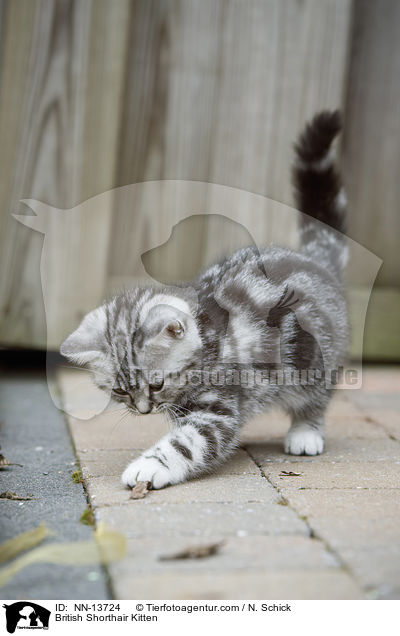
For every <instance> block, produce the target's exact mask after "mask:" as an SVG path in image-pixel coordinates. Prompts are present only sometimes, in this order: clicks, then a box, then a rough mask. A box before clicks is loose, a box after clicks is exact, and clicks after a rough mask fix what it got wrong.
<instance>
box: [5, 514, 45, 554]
mask: <svg viewBox="0 0 400 636" xmlns="http://www.w3.org/2000/svg"><path fill="white" fill-rule="evenodd" d="M52 534H53V532H51V531H50V530H49V529H48V528H47V527H46V525H45V524H44V523H41V524H40V526H37V527H36V528H32V530H28V531H27V532H22V533H21V534H18V535H17V536H16V537H13V538H12V539H9V540H8V541H5V542H4V543H2V544H1V545H0V563H4V562H5V561H9V560H10V559H13V558H14V557H16V556H17V555H18V554H19V553H20V552H24V550H31V549H32V548H34V547H35V546H37V545H38V544H39V543H41V542H42V541H43V539H45V538H46V537H50V536H51V535H52Z"/></svg>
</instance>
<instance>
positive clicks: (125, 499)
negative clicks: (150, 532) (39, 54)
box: [87, 474, 279, 507]
mask: <svg viewBox="0 0 400 636" xmlns="http://www.w3.org/2000/svg"><path fill="white" fill-rule="evenodd" d="M87 488H88V491H89V495H90V499H91V501H92V502H93V505H95V506H105V505H110V504H111V505H115V504H116V503H120V504H126V505H130V506H136V507H137V506H140V505H144V504H145V502H146V504H147V503H151V504H153V503H154V504H156V505H159V504H164V503H192V502H221V503H229V502H254V501H258V502H273V501H276V500H277V499H278V498H279V496H278V494H277V492H276V490H275V489H274V488H273V487H272V486H271V484H269V483H268V481H267V480H266V479H265V478H264V477H261V476H259V475H250V474H248V475H245V476H242V475H229V474H227V475H223V476H218V475H208V476H205V477H203V478H202V479H196V480H193V481H189V482H185V483H183V484H177V485H175V486H169V487H168V488H163V489H162V490H154V491H151V492H150V493H149V494H148V495H147V497H146V498H145V499H141V500H135V501H133V500H130V499H129V489H127V488H125V487H124V486H123V485H122V484H121V480H120V475H118V476H112V475H111V476H102V477H95V478H92V479H88V481H87Z"/></svg>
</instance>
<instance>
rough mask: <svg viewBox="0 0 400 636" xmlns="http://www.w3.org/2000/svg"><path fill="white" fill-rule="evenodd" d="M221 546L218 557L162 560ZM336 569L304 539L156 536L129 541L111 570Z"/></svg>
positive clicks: (325, 554)
mask: <svg viewBox="0 0 400 636" xmlns="http://www.w3.org/2000/svg"><path fill="white" fill-rule="evenodd" d="M219 542H221V543H222V546H221V547H220V549H219V551H218V552H217V554H214V555H212V556H210V557H206V558H202V559H178V560H177V559H175V560H162V559H160V557H162V556H164V557H165V556H171V555H174V554H176V553H179V552H180V551H182V550H185V549H187V548H188V547H194V546H206V545H209V544H211V543H219ZM337 567H339V564H338V561H337V559H336V558H335V557H334V555H333V554H332V553H331V552H328V551H327V549H326V548H325V546H324V544H323V543H322V541H319V540H318V539H311V538H309V537H304V536H251V537H249V536H247V537H223V535H215V536H212V537H209V538H208V539H207V540H206V541H205V540H204V539H197V540H196V538H189V537H179V536H176V537H159V538H158V537H157V538H154V537H153V538H151V539H149V538H147V539H130V540H129V541H128V556H127V558H126V559H124V560H123V561H122V562H120V563H119V564H118V565H116V567H115V568H114V571H115V572H117V571H118V576H133V575H136V574H137V575H139V574H150V573H154V572H160V573H165V572H170V571H171V570H173V571H176V572H193V573H195V572H209V571H216V572H224V571H226V570H247V571H249V570H251V571H256V570H258V571H260V570H262V571H264V570H265V571H283V570H299V569H300V568H301V569H304V570H315V569H318V570H321V569H322V570H326V569H327V568H337Z"/></svg>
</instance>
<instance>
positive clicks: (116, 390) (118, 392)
mask: <svg viewBox="0 0 400 636" xmlns="http://www.w3.org/2000/svg"><path fill="white" fill-rule="evenodd" d="M113 393H115V394H116V395H128V394H127V392H126V391H124V389H119V388H116V389H113Z"/></svg>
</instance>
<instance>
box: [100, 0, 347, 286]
mask: <svg viewBox="0 0 400 636" xmlns="http://www.w3.org/2000/svg"><path fill="white" fill-rule="evenodd" d="M350 9H351V2H350V1H348V0H339V1H337V2H326V3H321V2H320V1H318V0H305V2H301V3H297V2H280V1H279V0H269V1H268V2H265V1H261V0H252V1H251V2H246V3H244V2H241V1H237V0H232V1H230V2H223V1H221V0H217V1H215V0H204V1H203V2H201V3H199V2H196V1H194V0H185V1H184V2H182V1H181V2H172V1H171V2H170V1H166V2H162V3H159V2H157V1H148V2H146V3H143V2H140V1H136V2H133V3H132V16H131V30H130V33H131V34H130V38H129V54H128V58H129V60H130V64H129V66H128V67H127V72H126V79H125V87H126V89H125V90H126V92H125V98H124V110H123V113H122V121H121V137H120V146H119V152H118V155H119V166H118V171H117V172H118V184H119V185H126V184H131V183H138V182H140V181H149V180H155V179H176V180H181V179H182V180H193V181H207V182H210V183H217V184H223V185H228V186H233V187H235V188H241V189H243V190H248V191H250V192H257V193H260V194H263V195H266V196H269V197H271V198H273V199H276V200H278V201H283V202H285V203H291V202H292V193H291V186H290V163H291V160H292V143H293V140H294V138H295V137H296V135H297V134H298V132H299V130H300V128H301V126H302V125H303V124H304V121H305V119H306V118H307V117H309V116H311V115H312V114H313V113H314V112H315V111H316V110H318V109H320V108H324V107H337V106H338V105H339V106H340V105H341V103H342V94H343V83H344V79H345V68H346V59H347V48H348V33H349V23H350ZM124 196H125V193H117V199H116V204H115V208H116V209H115V215H114V223H113V237H112V246H111V252H110V264H109V275H110V277H117V278H118V277H122V278H124V279H129V278H131V281H132V284H133V283H134V281H135V278H137V277H140V276H141V275H142V272H141V271H140V269H137V262H138V258H137V251H140V250H142V251H143V250H144V249H149V246H150V247H155V246H156V245H159V244H160V243H161V242H162V237H165V233H166V230H167V228H169V231H171V229H172V226H173V224H174V223H176V221H177V217H176V215H175V214H174V213H171V216H166V215H165V208H164V207H163V206H162V205H158V206H157V205H155V207H154V209H153V210H152V212H151V214H150V215H149V214H148V211H147V212H146V214H144V213H142V212H141V209H142V210H143V206H142V208H140V202H136V201H135V202H132V201H131V203H130V205H129V200H127V199H125V200H124ZM173 203H174V202H171V205H170V206H169V207H170V209H171V210H173V208H174V205H173ZM176 207H177V208H180V209H182V202H181V201H180V200H178V199H177V200H176ZM209 207H211V208H213V207H214V206H213V202H210V201H207V199H205V200H204V201H196V202H194V203H193V204H192V205H191V206H190V205H189V206H188V209H187V212H186V215H189V214H193V213H202V212H207V209H208V208H209ZM221 212H222V213H223V210H221ZM179 218H180V217H179V215H178V220H179ZM239 220H241V222H242V223H243V224H244V225H246V224H248V223H250V225H252V226H254V225H255V222H256V221H257V231H256V234H257V237H258V239H261V240H262V241H263V242H264V243H265V244H268V243H270V242H271V241H274V242H280V243H283V244H291V245H293V244H294V243H295V241H296V237H297V232H296V219H295V218H292V219H291V220H290V222H286V221H287V219H285V222H282V219H280V218H279V217H273V216H268V215H266V216H265V217H264V218H263V219H260V217H259V216H258V215H257V213H255V212H253V210H252V209H251V208H247V207H243V209H242V212H241V217H240V218H239ZM163 240H165V238H164V239H163ZM234 242H235V241H234V240H233V237H232V236H231V234H230V232H229V231H227V232H226V233H224V234H222V235H221V234H219V235H218V236H216V233H215V231H214V229H213V228H210V227H208V226H206V225H205V226H204V227H202V228H201V227H199V228H197V241H194V242H193V241H189V242H188V245H186V246H185V245H182V246H181V250H182V251H181V252H180V253H178V252H177V253H176V257H175V258H176V259H177V261H176V262H170V263H165V264H164V270H166V274H167V277H168V276H170V278H173V275H175V273H176V272H185V271H186V270H187V267H186V266H185V264H186V263H187V262H188V260H191V262H192V264H193V267H194V270H198V269H199V267H201V266H202V265H204V264H205V263H207V262H209V261H210V259H211V255H212V256H214V255H215V254H216V253H218V250H220V253H224V252H226V251H228V249H229V248H230V247H231V246H232V243H234Z"/></svg>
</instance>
